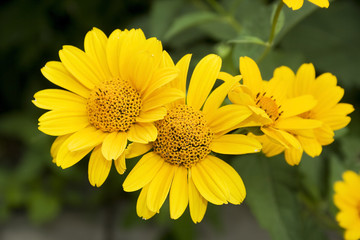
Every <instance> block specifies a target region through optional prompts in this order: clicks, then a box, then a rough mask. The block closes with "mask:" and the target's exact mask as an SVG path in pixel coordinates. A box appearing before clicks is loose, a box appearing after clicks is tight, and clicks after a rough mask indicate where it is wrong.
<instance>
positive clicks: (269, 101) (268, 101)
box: [255, 92, 283, 121]
mask: <svg viewBox="0 0 360 240" xmlns="http://www.w3.org/2000/svg"><path fill="white" fill-rule="evenodd" d="M255 102H256V105H257V106H258V107H259V108H261V109H262V110H264V111H265V112H266V114H267V115H268V116H269V117H270V118H271V119H272V120H273V121H277V120H278V119H279V117H280V116H281V114H282V113H283V111H281V110H280V108H281V106H280V105H278V104H277V103H276V99H275V98H274V97H273V96H270V97H268V96H266V92H264V93H258V94H257V95H256V98H255Z"/></svg>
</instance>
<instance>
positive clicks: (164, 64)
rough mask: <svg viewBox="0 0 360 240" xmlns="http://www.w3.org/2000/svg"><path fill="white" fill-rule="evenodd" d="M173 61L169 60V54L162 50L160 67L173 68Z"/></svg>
mask: <svg viewBox="0 0 360 240" xmlns="http://www.w3.org/2000/svg"><path fill="white" fill-rule="evenodd" d="M174 66H175V64H174V61H173V60H172V59H171V57H170V55H169V53H168V52H167V51H166V50H164V51H163V55H162V61H161V62H160V67H174Z"/></svg>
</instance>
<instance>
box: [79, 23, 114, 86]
mask: <svg viewBox="0 0 360 240" xmlns="http://www.w3.org/2000/svg"><path fill="white" fill-rule="evenodd" d="M106 44H107V37H106V35H105V34H104V33H103V32H102V31H101V30H100V29H98V28H95V27H94V28H93V29H92V30H91V31H89V32H88V33H87V34H86V36H85V41H84V48H85V53H86V54H87V55H88V56H89V57H90V58H91V59H92V60H93V62H94V64H95V65H96V66H97V69H99V70H100V72H99V74H101V76H102V78H103V79H111V73H110V70H109V65H108V63H107V58H106Z"/></svg>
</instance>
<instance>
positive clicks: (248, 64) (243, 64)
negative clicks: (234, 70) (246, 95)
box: [240, 57, 262, 97]
mask: <svg viewBox="0 0 360 240" xmlns="http://www.w3.org/2000/svg"><path fill="white" fill-rule="evenodd" d="M240 73H241V75H242V77H243V83H244V85H245V86H246V87H248V88H249V89H250V90H251V91H252V94H255V95H256V94H257V93H258V92H260V91H261V90H262V77H261V73H260V70H259V67H258V66H257V64H256V62H255V61H254V60H252V59H251V58H249V57H240ZM252 97H254V96H252Z"/></svg>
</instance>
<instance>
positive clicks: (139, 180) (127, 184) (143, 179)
mask: <svg viewBox="0 0 360 240" xmlns="http://www.w3.org/2000/svg"><path fill="white" fill-rule="evenodd" d="M163 164H164V160H163V159H162V158H161V157H160V156H159V155H157V154H156V153H154V152H150V153H148V154H145V155H144V156H143V157H142V158H141V159H140V161H139V162H138V163H137V164H136V165H135V167H134V168H133V169H132V170H131V172H130V173H129V175H128V176H127V177H126V179H125V181H124V183H123V188H124V191H126V192H133V191H136V190H139V189H140V188H142V187H144V186H145V185H146V184H148V183H149V182H150V181H151V180H153V178H154V177H155V175H156V174H157V173H158V172H159V170H160V168H161V166H162V165H163Z"/></svg>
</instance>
